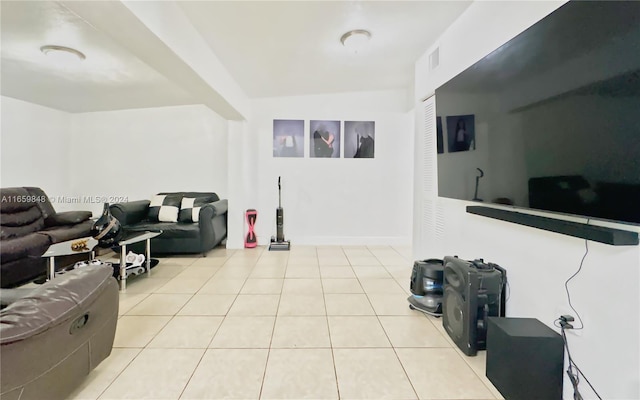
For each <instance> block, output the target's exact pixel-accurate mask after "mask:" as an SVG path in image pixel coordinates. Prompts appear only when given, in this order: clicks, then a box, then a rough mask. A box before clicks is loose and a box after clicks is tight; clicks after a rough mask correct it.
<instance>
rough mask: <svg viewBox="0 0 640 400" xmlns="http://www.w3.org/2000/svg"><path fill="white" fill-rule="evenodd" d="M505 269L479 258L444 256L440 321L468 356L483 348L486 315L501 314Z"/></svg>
mask: <svg viewBox="0 0 640 400" xmlns="http://www.w3.org/2000/svg"><path fill="white" fill-rule="evenodd" d="M505 284H506V272H505V270H504V269H502V268H500V267H499V266H498V265H496V264H490V263H489V264H485V263H484V262H483V261H482V260H475V261H465V260H461V259H459V258H457V257H445V258H444V297H443V302H442V316H443V320H442V323H443V325H444V328H445V330H446V331H447V333H448V334H449V336H450V337H451V339H452V340H453V341H454V343H455V344H456V345H457V346H458V347H459V348H460V350H462V351H463V352H464V354H466V355H468V356H475V355H476V354H477V352H478V350H484V349H485V348H486V334H487V318H488V317H490V316H493V317H498V316H504V287H505Z"/></svg>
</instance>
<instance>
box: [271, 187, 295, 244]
mask: <svg viewBox="0 0 640 400" xmlns="http://www.w3.org/2000/svg"><path fill="white" fill-rule="evenodd" d="M290 248H291V242H289V241H288V240H284V209H283V208H282V187H281V186H280V177H278V208H277V209H276V237H273V236H271V244H269V250H283V251H289V249H290Z"/></svg>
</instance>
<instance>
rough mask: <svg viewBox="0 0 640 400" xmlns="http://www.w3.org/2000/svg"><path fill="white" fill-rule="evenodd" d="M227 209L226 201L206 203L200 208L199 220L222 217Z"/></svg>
mask: <svg viewBox="0 0 640 400" xmlns="http://www.w3.org/2000/svg"><path fill="white" fill-rule="evenodd" d="M228 209H229V205H228V202H227V199H222V200H218V201H214V202H212V203H207V204H205V205H203V206H202V207H201V208H200V215H199V219H200V221H202V220H207V219H211V218H214V217H216V216H218V215H224V214H226V213H227V210H228Z"/></svg>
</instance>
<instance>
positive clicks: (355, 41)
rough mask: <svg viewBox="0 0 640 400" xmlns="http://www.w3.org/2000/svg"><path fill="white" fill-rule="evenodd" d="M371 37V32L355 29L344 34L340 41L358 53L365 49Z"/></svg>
mask: <svg viewBox="0 0 640 400" xmlns="http://www.w3.org/2000/svg"><path fill="white" fill-rule="evenodd" d="M370 39H371V32H369V31H367V30H364V29H354V30H352V31H349V32H347V33H345V34H344V35H342V37H341V38H340V42H342V45H343V46H344V47H346V48H347V49H349V50H351V51H353V52H354V53H358V52H360V51H361V50H363V49H364V48H365V47H366V45H367V44H368V43H369V40H370Z"/></svg>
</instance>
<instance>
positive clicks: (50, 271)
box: [42, 236, 98, 280]
mask: <svg viewBox="0 0 640 400" xmlns="http://www.w3.org/2000/svg"><path fill="white" fill-rule="evenodd" d="M97 244H98V241H97V240H96V239H94V238H92V237H91V236H87V237H84V238H79V239H73V240H68V241H66V242H60V243H56V244H52V245H51V246H49V248H48V249H47V251H46V252H45V253H44V254H43V255H42V257H47V258H48V259H49V260H48V262H47V264H48V267H47V280H52V279H53V278H55V276H56V260H55V258H56V257H58V256H68V255H71V254H82V253H91V259H93V258H94V256H95V255H94V252H93V249H94V248H95V247H96V245H97Z"/></svg>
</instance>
